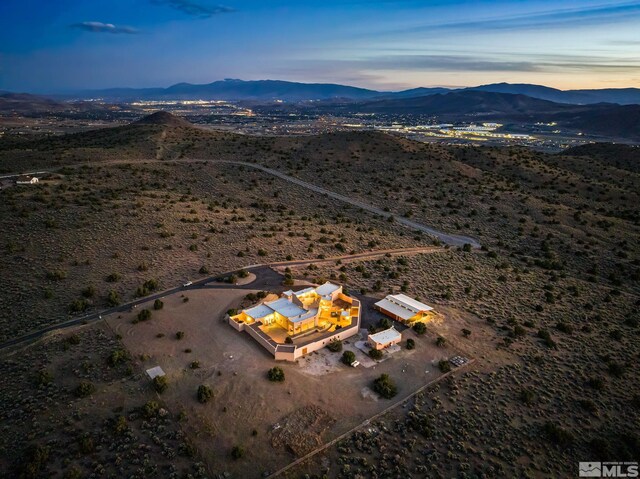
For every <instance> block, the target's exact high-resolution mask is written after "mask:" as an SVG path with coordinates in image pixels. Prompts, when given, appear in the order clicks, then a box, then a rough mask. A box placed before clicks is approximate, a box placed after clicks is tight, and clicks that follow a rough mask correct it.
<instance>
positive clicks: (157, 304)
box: [153, 299, 164, 311]
mask: <svg viewBox="0 0 640 479" xmlns="http://www.w3.org/2000/svg"><path fill="white" fill-rule="evenodd" d="M162 308H164V303H163V302H162V301H160V300H159V299H156V300H155V301H154V302H153V309H155V310H156V311H158V310H160V309H162Z"/></svg>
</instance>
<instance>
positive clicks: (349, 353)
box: [340, 351, 356, 366]
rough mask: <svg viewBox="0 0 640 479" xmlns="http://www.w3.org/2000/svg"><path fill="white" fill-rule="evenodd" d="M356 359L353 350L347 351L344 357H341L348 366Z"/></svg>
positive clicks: (343, 354)
mask: <svg viewBox="0 0 640 479" xmlns="http://www.w3.org/2000/svg"><path fill="white" fill-rule="evenodd" d="M355 360H356V355H355V353H354V352H353V351H345V352H343V353H342V358H340V361H342V362H343V363H344V364H346V365H347V366H351V364H352V363H353V362H354V361H355Z"/></svg>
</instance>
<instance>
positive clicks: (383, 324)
mask: <svg viewBox="0 0 640 479" xmlns="http://www.w3.org/2000/svg"><path fill="white" fill-rule="evenodd" d="M391 326H392V323H391V320H390V319H389V318H382V319H380V321H378V327H379V328H382V329H389V328H390V327H391Z"/></svg>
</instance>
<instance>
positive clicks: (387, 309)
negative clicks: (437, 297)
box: [374, 294, 433, 324]
mask: <svg viewBox="0 0 640 479" xmlns="http://www.w3.org/2000/svg"><path fill="white" fill-rule="evenodd" d="M374 308H375V309H377V310H378V311H380V312H381V313H382V314H384V315H385V316H389V317H390V318H392V319H395V320H396V321H400V322H402V323H407V324H411V323H414V322H416V321H426V320H429V319H430V317H431V314H432V313H431V311H433V308H432V307H431V306H429V305H428V304H424V303H421V302H420V301H416V300H415V299H413V298H410V297H409V296H406V295H404V294H390V295H388V296H387V297H386V298H384V299H383V300H380V301H378V302H377V303H376V304H374Z"/></svg>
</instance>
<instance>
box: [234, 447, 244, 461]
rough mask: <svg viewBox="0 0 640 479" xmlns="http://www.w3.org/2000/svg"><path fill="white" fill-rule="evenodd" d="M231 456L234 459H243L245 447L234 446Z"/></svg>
mask: <svg viewBox="0 0 640 479" xmlns="http://www.w3.org/2000/svg"><path fill="white" fill-rule="evenodd" d="M231 457H232V458H233V459H234V460H238V459H242V457H244V449H243V448H242V446H233V448H232V449H231Z"/></svg>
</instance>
